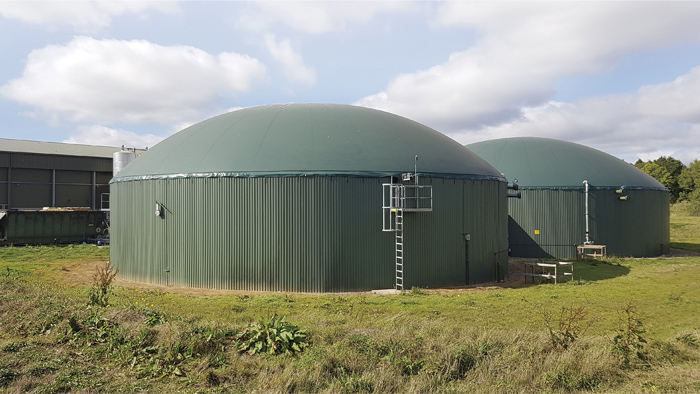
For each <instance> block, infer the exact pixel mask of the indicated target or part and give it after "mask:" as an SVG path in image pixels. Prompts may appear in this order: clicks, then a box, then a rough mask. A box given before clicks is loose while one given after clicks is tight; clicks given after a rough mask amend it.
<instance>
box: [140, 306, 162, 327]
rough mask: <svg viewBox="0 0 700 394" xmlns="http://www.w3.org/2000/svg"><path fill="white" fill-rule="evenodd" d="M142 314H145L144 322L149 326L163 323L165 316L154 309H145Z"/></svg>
mask: <svg viewBox="0 0 700 394" xmlns="http://www.w3.org/2000/svg"><path fill="white" fill-rule="evenodd" d="M144 315H146V324H147V325H149V326H157V325H159V324H163V323H165V321H166V320H165V317H164V316H163V315H162V314H161V313H158V312H156V311H154V310H150V309H149V310H146V311H145V312H144Z"/></svg>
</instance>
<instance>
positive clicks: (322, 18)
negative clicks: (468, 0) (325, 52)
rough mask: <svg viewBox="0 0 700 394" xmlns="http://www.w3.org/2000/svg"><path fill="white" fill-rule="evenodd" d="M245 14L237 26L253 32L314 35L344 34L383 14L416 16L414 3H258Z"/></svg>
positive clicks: (253, 4)
mask: <svg viewBox="0 0 700 394" xmlns="http://www.w3.org/2000/svg"><path fill="white" fill-rule="evenodd" d="M251 6H252V8H250V9H248V10H244V11H242V12H241V15H240V16H239V18H238V20H237V22H236V25H237V26H239V27H241V28H244V29H248V30H253V31H259V32H261V31H267V30H268V29H269V28H270V27H271V26H275V25H279V24H283V25H286V26H288V27H290V28H292V29H295V30H299V31H303V32H306V33H311V34H321V33H326V32H329V31H335V30H343V29H345V28H347V27H348V25H350V24H354V23H363V22H367V21H369V20H371V19H372V18H373V17H374V16H375V15H377V14H382V13H398V12H416V11H418V10H419V8H418V6H417V3H415V2H410V1H367V2H361V3H356V2H352V1H256V2H253V3H251Z"/></svg>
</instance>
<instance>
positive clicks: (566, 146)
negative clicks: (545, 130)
mask: <svg viewBox="0 0 700 394" xmlns="http://www.w3.org/2000/svg"><path fill="white" fill-rule="evenodd" d="M467 148H469V149H470V150H471V151H473V152H474V153H476V154H477V155H479V156H481V157H482V158H483V159H485V160H486V161H487V162H489V163H490V164H491V165H493V166H494V167H496V169H498V170H499V171H501V172H502V173H503V174H504V175H505V176H506V178H508V180H510V181H512V180H514V179H517V180H518V185H519V186H520V187H523V188H528V187H529V188H543V187H544V188H550V187H554V188H568V187H577V188H578V187H583V181H584V180H587V181H588V182H589V184H590V185H592V186H594V187H620V186H626V187H636V188H644V189H664V190H666V188H665V187H664V186H663V185H662V184H661V183H660V182H658V181H657V180H656V179H654V178H652V177H651V176H649V175H647V174H646V173H645V172H644V171H641V170H640V169H638V168H636V167H635V166H633V165H632V164H629V163H627V162H625V161H623V160H620V159H618V158H616V157H614V156H612V155H609V154H607V153H605V152H601V151H599V150H596V149H593V148H589V147H587V146H583V145H579V144H575V143H572V142H566V141H560V140H555V139H550V138H535V137H517V138H503V139H497V140H491V141H484V142H477V143H475V144H470V145H467Z"/></svg>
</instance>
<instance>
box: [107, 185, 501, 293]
mask: <svg viewBox="0 0 700 394" xmlns="http://www.w3.org/2000/svg"><path fill="white" fill-rule="evenodd" d="M383 182H388V179H379V178H353V177H280V178H274V177H270V178H187V179H171V180H148V181H129V182H116V183H113V184H112V195H111V198H112V219H111V220H112V227H111V253H112V261H113V262H114V263H115V264H116V265H117V267H118V268H119V269H120V275H121V276H122V277H123V278H124V279H127V280H133V281H143V282H149V283H156V284H160V285H178V286H190V287H204V288H221V289H242V290H268V291H302V292H330V291H359V290H368V289H378V288H391V287H393V285H394V234H393V233H390V232H382V231H381V228H382V210H381V201H382V188H381V183H383ZM421 183H422V184H432V185H433V187H434V191H433V195H434V211H433V212H421V213H406V214H405V229H406V233H405V236H406V247H405V250H406V253H405V256H406V281H405V286H406V288H410V287H411V286H421V287H437V286H447V285H464V284H465V283H466V280H467V269H466V266H467V259H466V256H465V252H466V251H467V247H466V245H465V242H466V241H465V240H464V233H465V232H470V233H471V234H472V240H471V241H470V243H469V247H468V251H469V267H470V268H469V279H470V282H471V283H475V282H477V281H481V282H483V281H491V280H495V279H496V272H497V263H498V262H499V261H500V262H501V263H505V264H507V260H506V259H505V256H504V254H503V253H499V252H500V250H501V248H502V249H505V245H506V242H507V240H506V236H505V223H506V216H505V215H506V209H505V205H504V202H505V199H504V198H499V195H503V194H505V183H504V182H498V181H492V180H452V179H429V178H421ZM156 201H158V202H159V203H161V204H162V205H163V206H164V214H163V216H162V217H157V216H156V215H155V209H156V205H155V204H156ZM499 214H500V222H501V225H500V226H499V224H498V221H499ZM499 227H500V228H499ZM499 234H500V235H499ZM499 237H500V240H499ZM506 268H507V266H506Z"/></svg>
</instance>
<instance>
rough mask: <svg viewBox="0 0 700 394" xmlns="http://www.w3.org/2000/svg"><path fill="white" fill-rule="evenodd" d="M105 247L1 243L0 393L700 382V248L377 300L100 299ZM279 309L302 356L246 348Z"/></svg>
mask: <svg viewBox="0 0 700 394" xmlns="http://www.w3.org/2000/svg"><path fill="white" fill-rule="evenodd" d="M671 236H672V245H673V247H680V248H684V249H688V250H695V251H700V217H690V216H684V215H682V214H676V213H674V214H672V217H671ZM108 253H109V252H108V249H107V248H101V249H98V248H96V247H93V246H83V245H80V246H65V247H32V248H0V390H4V391H6V392H16V393H20V392H38V393H54V392H191V393H200V392H201V393H207V392H211V393H239V392H241V393H243V392H290V393H291V392H324V393H325V392H328V393H337V392H344V393H351V392H360V393H363V392H377V393H380V392H381V393H386V392H475V393H534V392H538V393H539V392H542V393H560V392H611V393H661V392H663V393H666V392H673V393H697V392H700V290H698V289H699V284H700V257H697V256H696V257H683V258H658V259H616V258H610V259H607V260H602V261H600V260H599V261H582V262H576V263H575V273H576V280H575V281H574V282H571V283H566V284H557V285H552V284H542V285H530V284H528V285H524V284H522V283H521V282H520V283H517V284H514V285H510V286H504V287H499V286H484V287H477V288H470V289H458V290H444V291H439V290H427V289H412V290H411V291H407V292H405V293H403V294H397V295H381V296H379V295H372V294H370V293H362V294H332V295H308V294H282V293H273V294H263V293H235V294H234V293H231V294H224V295H207V296H191V295H187V294H182V293H175V292H169V291H168V289H155V290H148V291H144V290H138V289H135V288H128V287H116V286H110V287H109V289H110V292H109V293H108V294H107V296H108V299H107V300H105V301H106V302H105V303H104V304H105V306H99V305H97V304H95V303H94V302H93V305H90V303H89V300H91V299H92V300H93V301H94V299H95V298H94V297H93V298H90V295H91V294H92V295H93V296H94V295H95V292H96V291H97V290H96V288H94V287H89V286H85V285H77V284H75V283H71V282H69V281H68V280H67V279H66V276H65V272H66V266H67V264H69V263H70V264H75V262H76V261H78V262H84V264H89V265H91V266H94V265H95V264H97V262H99V261H104V260H107V258H108ZM514 264H518V263H514ZM282 315H284V316H286V320H287V321H288V322H291V323H292V324H293V325H295V326H298V327H299V328H301V329H302V330H305V334H306V337H305V339H306V342H304V343H306V344H308V346H307V347H306V348H304V349H303V351H301V352H296V353H294V354H281V355H269V354H262V355H260V354H255V355H250V354H245V353H241V352H239V347H240V346H241V345H242V344H243V343H245V338H249V337H245V336H241V334H240V333H239V330H241V329H243V328H246V327H249V325H250V324H251V323H253V322H256V321H260V320H261V319H269V318H271V317H273V316H282ZM250 327H251V328H252V331H250V332H263V330H259V328H260V326H257V327H256V326H250ZM286 329H288V330H290V331H291V330H294V327H287V328H286ZM256 330H257V331H256ZM302 335H303V333H302ZM301 338H302V339H303V337H301ZM278 342H280V341H278Z"/></svg>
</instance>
